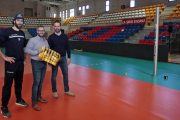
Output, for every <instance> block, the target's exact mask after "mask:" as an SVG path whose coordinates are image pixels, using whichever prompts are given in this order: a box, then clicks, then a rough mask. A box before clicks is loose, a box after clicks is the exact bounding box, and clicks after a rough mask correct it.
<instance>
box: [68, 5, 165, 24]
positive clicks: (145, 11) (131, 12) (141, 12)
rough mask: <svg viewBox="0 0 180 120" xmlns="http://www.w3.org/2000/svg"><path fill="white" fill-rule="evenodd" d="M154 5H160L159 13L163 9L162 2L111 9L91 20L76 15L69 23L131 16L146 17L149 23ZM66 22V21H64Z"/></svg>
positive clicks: (128, 17)
mask: <svg viewBox="0 0 180 120" xmlns="http://www.w3.org/2000/svg"><path fill="white" fill-rule="evenodd" d="M156 7H160V13H161V12H162V11H163V10H164V9H165V5H164V4H157V5H150V6H145V7H138V8H132V9H125V10H117V11H111V12H109V13H103V14H102V15H101V16H100V17H97V16H96V17H95V18H97V19H95V18H94V21H92V20H91V19H93V18H91V17H83V16H78V17H75V19H74V21H73V20H72V21H71V22H70V24H71V25H82V24H88V23H89V22H91V23H96V24H97V23H109V22H121V20H122V19H131V18H142V17H146V18H147V23H148V25H150V24H151V23H152V21H154V19H155V15H156ZM66 24H68V22H66Z"/></svg>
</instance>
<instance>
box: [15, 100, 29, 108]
mask: <svg viewBox="0 0 180 120" xmlns="http://www.w3.org/2000/svg"><path fill="white" fill-rule="evenodd" d="M16 105H21V106H23V107H26V106H28V104H27V103H26V102H25V101H24V100H23V99H21V100H20V101H18V100H17V101H16Z"/></svg>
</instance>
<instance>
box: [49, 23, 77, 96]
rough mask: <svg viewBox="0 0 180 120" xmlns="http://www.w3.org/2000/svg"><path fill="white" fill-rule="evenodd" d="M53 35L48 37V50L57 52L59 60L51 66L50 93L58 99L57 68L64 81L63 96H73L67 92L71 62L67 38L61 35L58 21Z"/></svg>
mask: <svg viewBox="0 0 180 120" xmlns="http://www.w3.org/2000/svg"><path fill="white" fill-rule="evenodd" d="M54 29H55V33H53V34H52V35H50V36H49V38H48V43H49V46H50V49H52V50H54V51H56V52H58V53H59V54H60V55H61V58H60V60H59V62H58V63H57V65H56V66H53V65H52V77H51V83H52V92H53V96H54V97H55V98H58V94H57V89H56V76H57V72H58V66H59V67H60V68H61V71H62V74H63V81H64V94H66V95H70V96H75V94H74V93H72V92H70V91H69V85H68V65H69V64H70V62H71V59H70V57H71V49H70V44H69V39H68V36H67V35H66V34H64V33H61V23H60V22H59V21H55V23H54ZM66 52H67V54H68V59H66Z"/></svg>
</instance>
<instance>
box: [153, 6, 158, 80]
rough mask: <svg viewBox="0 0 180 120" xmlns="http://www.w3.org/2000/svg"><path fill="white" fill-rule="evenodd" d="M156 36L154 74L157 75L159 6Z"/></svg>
mask: <svg viewBox="0 0 180 120" xmlns="http://www.w3.org/2000/svg"><path fill="white" fill-rule="evenodd" d="M155 29H156V38H155V42H154V72H153V76H156V75H157V61H158V40H159V7H157V8H156V24H155Z"/></svg>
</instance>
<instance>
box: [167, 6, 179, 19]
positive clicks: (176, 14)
mask: <svg viewBox="0 0 180 120" xmlns="http://www.w3.org/2000/svg"><path fill="white" fill-rule="evenodd" d="M167 18H180V4H177V5H176V7H175V8H174V9H173V11H172V12H171V13H170V15H168V16H167Z"/></svg>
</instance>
